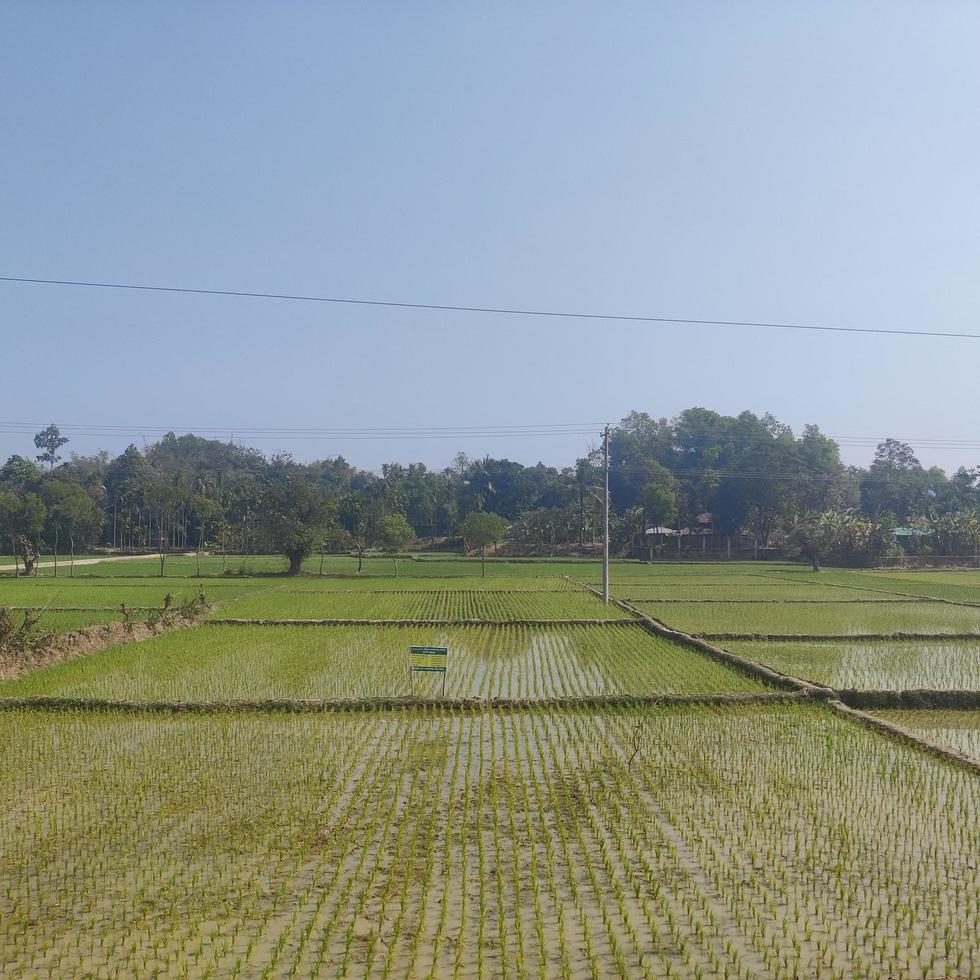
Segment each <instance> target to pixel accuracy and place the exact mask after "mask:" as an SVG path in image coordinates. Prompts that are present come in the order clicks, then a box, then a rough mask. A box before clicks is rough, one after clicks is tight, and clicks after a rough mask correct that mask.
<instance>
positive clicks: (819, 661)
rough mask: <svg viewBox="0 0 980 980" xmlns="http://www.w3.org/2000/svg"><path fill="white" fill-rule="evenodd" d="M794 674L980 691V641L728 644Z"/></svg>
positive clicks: (867, 684)
mask: <svg viewBox="0 0 980 980" xmlns="http://www.w3.org/2000/svg"><path fill="white" fill-rule="evenodd" d="M725 647H726V649H728V650H731V651H732V653H737V654H739V655H740V656H743V657H748V658H749V659H750V660H756V661H758V662H759V663H762V664H765V665H766V666H768V667H772V668H773V669H774V670H778V671H780V672H782V673H785V674H790V675H792V676H793V677H801V678H804V679H806V680H809V681H813V682H814V683H817V684H825V685H827V686H828V687H834V688H848V687H852V688H862V689H867V690H893V691H901V690H906V689H910V688H928V689H932V690H973V691H977V690H980V643H978V642H973V641H961V640H896V641H890V640H864V641H858V642H846V641H844V642H842V641H833V642H822V643H795V642H789V643H787V642H777V643H766V642H754V641H742V640H737V641H732V640H729V641H727V642H726V643H725Z"/></svg>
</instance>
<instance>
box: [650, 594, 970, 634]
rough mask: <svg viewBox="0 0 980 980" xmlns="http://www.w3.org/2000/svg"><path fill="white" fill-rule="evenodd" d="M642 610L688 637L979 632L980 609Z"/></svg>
mask: <svg viewBox="0 0 980 980" xmlns="http://www.w3.org/2000/svg"><path fill="white" fill-rule="evenodd" d="M635 605H636V607H637V608H638V609H641V610H642V611H643V612H645V613H647V614H648V615H650V616H653V617H654V618H655V619H659V620H661V622H664V623H667V624H668V625H670V626H674V627H676V628H677V629H681V630H684V631H685V632H690V633H746V634H751V633H763V634H769V633H771V634H776V635H782V634H787V635H789V634H799V635H806V634H816V635H820V634H824V635H853V636H858V635H860V634H862V633H874V634H892V633H973V632H977V633H980V609H974V608H972V607H970V606H951V605H949V604H947V603H941V602H936V603H932V602H908V603H902V602H863V603H853V602H843V603H821V604H813V605H784V604H781V603H779V602H773V603H771V604H761V605H757V604H754V603H737V602H730V603H724V602H721V603H704V604H700V605H698V604H680V603H678V604H663V603H656V602H637V603H635Z"/></svg>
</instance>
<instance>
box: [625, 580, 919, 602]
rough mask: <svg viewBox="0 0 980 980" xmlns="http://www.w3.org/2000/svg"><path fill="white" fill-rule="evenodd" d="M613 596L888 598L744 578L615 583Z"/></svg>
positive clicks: (795, 599)
mask: <svg viewBox="0 0 980 980" xmlns="http://www.w3.org/2000/svg"><path fill="white" fill-rule="evenodd" d="M611 591H612V594H613V595H615V596H617V597H619V598H623V599H626V600H627V601H632V600H633V599H637V600H639V601H646V602H653V601H657V600H666V601H689V602H704V601H712V602H714V601H723V600H726V599H727V600H730V601H732V602H766V601H773V600H778V601H780V602H786V601H790V602H799V601H802V600H806V601H811V602H812V601H817V600H827V601H835V600H837V601H844V602H846V601H848V600H855V601H860V600H862V599H865V600H867V599H869V598H871V599H874V600H878V599H882V600H886V601H887V600H888V598H889V597H887V596H862V595H861V593H860V592H853V591H849V590H848V589H845V588H842V587H840V586H837V585H824V584H823V583H819V584H812V585H811V584H810V583H807V582H800V583H795V582H773V581H766V580H765V579H763V578H761V577H760V578H750V577H749V576H745V578H744V579H743V580H740V581H734V582H730V581H728V580H727V579H725V580H723V581H721V582H711V581H700V580H698V581H694V582H687V583H678V582H672V583H670V584H667V585H663V584H660V583H655V582H626V583H618V584H614V585H613V586H612V587H611ZM892 601H895V602H904V601H906V600H904V599H902V597H901V596H894V597H892Z"/></svg>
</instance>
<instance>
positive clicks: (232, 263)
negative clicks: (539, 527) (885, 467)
mask: <svg viewBox="0 0 980 980" xmlns="http://www.w3.org/2000/svg"><path fill="white" fill-rule="evenodd" d="M978 40H980V4H977V3H972V2H971V3H955V2H946V3H925V2H923V3H900V2H882V3H872V2H866V3H859V4H855V3H850V2H847V3H831V2H813V3H793V2H783V0H780V2H773V3H727V2H726V3H714V4H708V3H686V2H685V3H651V2H643V3H632V4H631V3H589V4H584V3H570V2H561V3H538V4H527V3H512V4H510V3H495V4H477V3H455V2H454V3H439V4H430V3H409V4H392V3H331V4H319V3H312V2H308V3H299V2H297V3H271V2H269V3H249V2H247V0H246V2H243V0H239V2H236V3H207V4H189V3H187V4H180V3H178V4H174V3H157V4H151V3H138V4H125V3H121V2H114V3H98V2H88V3H84V4H82V3H77V4H68V3H63V2H58V3H46V2H43V0H30V2H9V3H6V4H4V5H3V7H2V10H0V87H2V91H3V93H4V95H3V99H2V100H0V134H2V135H0V141H2V146H0V228H2V234H0V275H8V276H30V277H42V278H53V279H96V280H102V281H106V280H108V281H122V282H143V283H158V284H164V285H182V286H194V287H203V288H219V289H222V288H223V289H245V290H262V291H275V292H300V293H319V294H331V295H346V296H354V297H364V298H379V299H394V300H405V301H409V302H435V303H450V304H465V305H472V304H476V305H494V306H530V307H539V308H557V309H563V310H583V311H605V312H622V313H641V314H652V315H668V316H672V315H676V316H685V317H699V318H721V319H751V320H780V321H783V320H789V321H794V322H803V323H807V322H812V323H818V324H833V325H840V326H873V327H888V328H896V329H906V330H914V329H926V330H953V331H968V332H980V316H978V312H980V274H978V273H980V181H978V177H977V175H978V173H980V63H978V60H977V45H978ZM0 339H2V348H0V349H2V353H3V356H2V371H0V421H7V422H12V421H25V422H45V423H46V422H48V421H52V420H53V421H57V422H59V423H61V424H63V425H68V424H79V423H94V424H100V425H105V424H114V425H121V426H128V427H134V428H138V427H139V426H148V427H149V426H167V427H173V428H174V429H175V430H177V431H186V430H187V429H195V428H200V427H205V426H207V427H212V428H223V427H224V428H226V429H227V432H228V434H229V435H230V434H231V433H233V432H235V430H236V429H238V430H239V431H241V430H242V429H243V428H246V427H249V428H255V427H265V428H271V427H290V428H295V427H369V426H371V427H384V426H402V427H404V426H426V425H504V424H522V423H552V422H580V421H594V420H601V419H609V420H611V421H616V420H617V419H619V418H621V417H622V416H623V415H624V414H625V413H626V412H628V411H629V410H631V409H639V410H643V411H647V412H649V413H650V414H652V415H654V416H671V415H674V414H676V413H677V412H678V411H680V410H682V409H683V408H685V407H688V406H692V405H704V406H706V407H709V408H713V409H716V410H718V411H721V412H725V413H735V412H738V411H740V410H742V409H746V408H747V409H751V410H753V411H756V412H759V413H761V412H764V411H767V410H768V411H771V412H773V413H774V414H775V415H777V416H778V417H779V418H781V419H783V420H784V421H786V422H789V423H790V424H792V425H793V426H794V428H796V429H799V427H801V426H802V425H803V424H804V423H807V422H816V423H818V424H819V425H820V426H821V428H822V429H823V430H824V431H825V432H827V433H829V434H831V435H835V436H841V435H843V436H874V437H879V436H880V437H884V436H887V435H891V436H895V437H898V438H913V439H914V438H919V437H925V438H933V439H936V438H941V439H963V440H975V441H977V442H980V433H978V432H977V426H976V422H977V418H978V411H977V409H978V402H980V396H978V386H977V364H978V355H980V341H970V340H933V339H922V338H901V337H898V338H896V337H872V336H847V335H839V334H838V335H835V334H823V333H794V332H783V331H774V330H764V329H736V328H731V327H694V326H670V325H664V326H653V325H629V324H623V325H613V324H594V323H593V324H590V323H583V322H576V321H558V320H555V321H534V320H521V319H514V318H508V317H501V316H476V315H464V314H452V313H418V312H415V313H413V312H406V311H397V310H384V309H364V308H353V307H329V306H315V305H314V306H304V305H299V304H287V303H278V302H271V301H260V300H245V299H227V298H206V297H191V296H169V295H161V294H135V293H123V292H117V291H97V290H84V289H69V288H66V287H53V286H31V285H19V284H8V283H0ZM128 441H129V439H128V438H123V437H118V438H108V437H98V438H89V439H85V438H78V437H76V438H74V439H73V440H72V443H71V445H70V446H69V449H76V450H78V451H83V452H87V451H92V450H94V449H96V448H99V447H103V446H104V447H105V448H108V449H110V450H112V451H113V452H118V451H121V450H122V449H123V448H124V447H125V444H126V442H128ZM136 441H137V442H140V440H139V439H137V440H136ZM587 441H588V440H587V439H584V438H583V437H581V436H579V437H573V438H569V437H565V438H557V437H555V438H538V439H524V440H519V439H515V440H508V439H499V438H498V439H486V440H480V439H473V440H466V441H464V440H431V441H430V440H414V441H393V440H372V441H349V442H339V441H331V440H316V441H314V440H305V441H304V440H284V439H275V440H255V441H254V444H255V445H258V446H260V448H262V449H264V450H266V451H272V450H276V449H288V450H291V451H293V452H294V454H295V455H296V456H297V457H298V458H303V459H309V458H313V457H317V456H325V455H335V454H337V453H343V454H344V455H345V456H346V457H347V458H348V459H350V460H352V461H353V462H354V463H356V464H358V465H362V466H366V467H372V468H374V467H378V466H379V465H380V464H381V463H382V462H384V461H386V460H392V459H397V460H401V461H405V462H407V461H409V460H412V459H421V460H422V461H424V462H426V463H427V464H430V465H433V466H438V467H441V466H443V465H446V464H448V462H449V461H450V459H451V457H452V455H453V454H454V453H455V452H456V451H457V450H458V449H463V450H465V451H466V452H468V453H469V454H470V455H473V456H478V455H482V454H484V453H493V454H496V455H506V456H509V457H511V458H514V459H519V460H521V461H523V462H528V463H531V462H536V461H537V460H539V459H541V460H543V461H545V462H547V463H551V464H557V465H561V464H564V463H571V462H572V461H573V460H574V458H575V456H576V455H579V454H581V453H582V451H583V450H584V448H585V444H586V442H587ZM11 452H22V453H25V454H26V453H33V452H34V449H33V446H32V444H31V439H30V436H29V435H26V436H25V435H12V434H2V435H0V458H5V457H6V455H8V454H9V453H11ZM920 457H921V458H922V459H923V461H924V462H926V463H927V464H931V463H938V464H940V465H943V466H945V467H947V468H955V466H957V465H959V464H960V463H963V464H966V465H974V464H976V463H980V447H978V448H976V449H959V450H952V451H935V450H923V451H921V453H920ZM845 458H846V459H848V461H851V462H866V461H867V460H868V459H869V458H870V450H868V449H855V448H852V449H846V450H845Z"/></svg>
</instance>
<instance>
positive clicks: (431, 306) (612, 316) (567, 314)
mask: <svg viewBox="0 0 980 980" xmlns="http://www.w3.org/2000/svg"><path fill="white" fill-rule="evenodd" d="M0 282H17V283H30V284H34V285H43V286H83V287H88V288H92V289H129V290H138V291H142V292H152V293H185V294H191V295H196V296H236V297H239V298H243V299H272V300H288V301H290V302H297V303H335V304H344V305H347V306H378V307H385V308H389V309H401V310H441V311H444V312H448V313H493V314H498V315H502V316H530V317H549V318H559V319H571V320H615V321H620V322H627V323H678V324H687V325H689V326H708V327H764V328H772V329H775V330H816V331H821V332H828V333H866V334H888V335H891V336H898V337H952V338H956V339H959V340H980V334H977V333H955V332H953V331H938V330H893V329H889V328H887V327H832V326H826V325H819V324H813V323H776V322H768V321H763V320H704V319H696V318H694V317H677V316H642V315H639V314H624V313H578V312H572V311H568V310H536V309H520V308H516V307H515V308H511V307H496V306H457V305H452V304H449V303H406V302H401V301H395V300H380V299H353V298H350V297H343V296H306V295H301V294H294V293H265V292H253V291H248V290H239V289H194V288H191V287H189V286H150V285H146V284H143V283H126V282H86V281H81V280H77V279H33V278H28V277H26V276H0Z"/></svg>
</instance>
